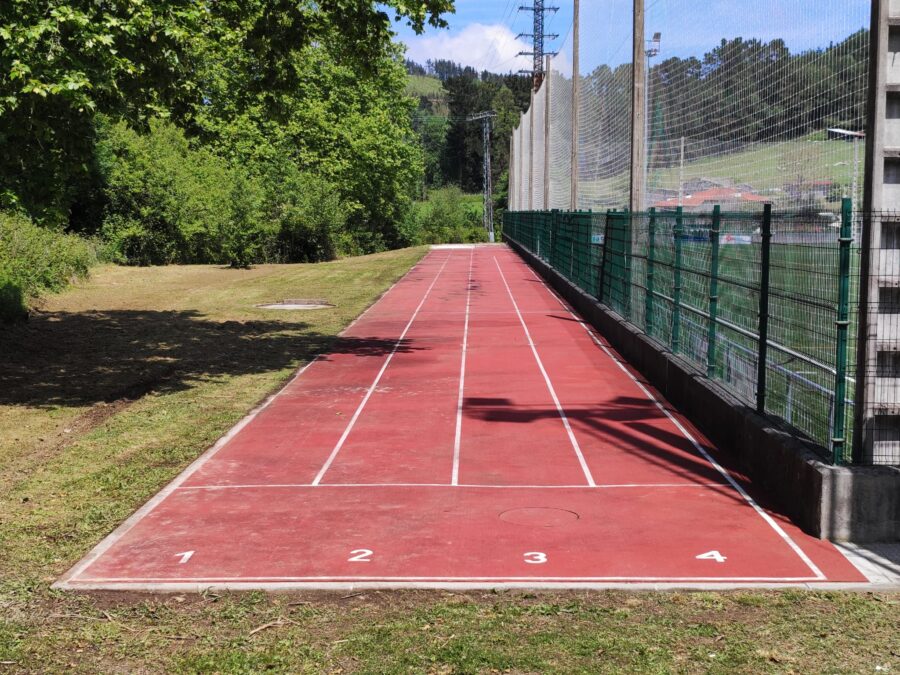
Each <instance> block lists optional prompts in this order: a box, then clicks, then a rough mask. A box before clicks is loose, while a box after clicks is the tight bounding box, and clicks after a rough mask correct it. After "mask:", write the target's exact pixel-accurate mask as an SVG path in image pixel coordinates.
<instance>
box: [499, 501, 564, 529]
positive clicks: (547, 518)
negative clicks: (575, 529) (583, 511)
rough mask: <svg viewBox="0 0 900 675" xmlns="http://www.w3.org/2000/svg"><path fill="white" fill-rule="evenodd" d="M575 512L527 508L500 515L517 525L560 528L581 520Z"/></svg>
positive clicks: (547, 507)
mask: <svg viewBox="0 0 900 675" xmlns="http://www.w3.org/2000/svg"><path fill="white" fill-rule="evenodd" d="M579 517H580V516H579V515H578V514H577V513H575V512H574V511H568V510H566V509H556V508H553V507H550V506H526V507H523V508H519V509H510V510H509V511H504V512H503V513H501V514H500V520H505V521H506V522H507V523H515V524H516V525H530V526H532V527H559V526H560V525H565V524H566V523H571V522H573V521H576V520H578V519H579Z"/></svg>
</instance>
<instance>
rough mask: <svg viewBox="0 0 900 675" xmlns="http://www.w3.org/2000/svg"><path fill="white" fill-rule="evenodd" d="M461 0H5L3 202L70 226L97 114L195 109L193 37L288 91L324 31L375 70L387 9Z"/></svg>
mask: <svg viewBox="0 0 900 675" xmlns="http://www.w3.org/2000/svg"><path fill="white" fill-rule="evenodd" d="M452 8H453V2H452V0H419V1H416V2H413V1H412V0H386V1H385V2H383V3H378V4H376V3H373V2H371V1H370V0H365V1H364V0H329V2H325V3H321V2H313V0H299V1H298V0H249V1H246V2H245V1H244V0H221V1H218V2H213V1H212V0H143V1H142V2H96V1H95V0H6V2H4V3H2V4H0V148H2V150H0V206H7V207H9V206H14V207H20V208H23V209H25V210H27V211H30V212H32V213H33V214H35V215H37V216H38V217H39V218H40V219H42V220H45V221H50V222H56V223H60V224H64V223H66V222H67V221H68V219H69V215H70V212H71V209H72V205H73V202H74V201H75V199H76V194H77V193H78V192H79V191H81V190H82V188H83V185H84V184H85V183H89V182H90V175H91V163H92V160H91V154H92V148H93V144H94V134H93V128H92V127H93V119H94V115H96V114H97V113H99V112H102V113H106V114H109V115H112V116H114V117H117V118H119V117H120V118H123V119H127V120H129V121H130V122H132V123H135V124H143V123H145V122H146V120H148V119H150V118H152V117H157V116H160V115H162V116H170V117H172V119H174V120H175V121H176V122H179V123H183V122H185V121H186V120H187V119H188V116H189V115H190V113H191V111H192V110H193V109H194V107H195V106H196V105H197V104H199V103H201V102H202V100H203V99H202V91H203V89H204V85H205V84H206V83H205V82H203V81H201V80H199V79H198V78H197V76H196V73H197V72H198V70H197V68H196V65H197V59H196V57H197V54H196V50H195V47H196V46H197V45H198V44H202V43H203V42H204V41H205V40H207V39H212V40H217V39H226V40H229V41H231V42H232V44H235V45H238V46H239V47H240V48H241V49H243V50H244V51H245V52H246V53H247V54H248V55H249V56H250V57H251V58H252V59H254V60H255V62H256V70H255V72H254V75H253V77H252V78H251V79H249V80H247V81H245V82H244V84H245V86H246V87H247V89H248V91H251V92H253V91H256V92H259V91H267V92H272V93H273V94H275V95H277V94H276V92H277V91H288V90H290V88H291V87H293V86H294V84H295V83H296V80H297V76H298V73H297V72H296V69H295V68H294V61H295V56H296V54H297V53H299V52H302V51H303V50H304V49H306V48H307V47H309V46H310V45H314V44H316V43H317V42H318V41H323V40H325V39H326V38H327V39H330V40H332V41H334V42H335V44H334V49H335V50H337V51H338V52H339V59H340V61H341V62H342V63H345V64H347V65H348V66H349V67H352V68H353V69H354V71H355V72H356V73H358V74H361V75H363V76H366V75H367V74H368V73H369V72H370V64H371V63H372V62H373V61H374V60H377V57H378V55H380V54H382V53H383V51H384V49H385V45H387V44H388V43H389V41H390V37H391V34H390V17H389V16H388V14H387V12H386V11H385V10H388V11H391V10H392V11H393V12H394V14H395V17H396V18H405V19H406V20H407V21H408V23H409V24H410V25H411V26H412V27H413V28H414V29H415V30H417V31H421V30H422V29H423V28H424V26H425V25H426V24H430V25H434V26H443V25H444V24H445V22H444V20H443V19H442V18H441V16H442V14H444V13H445V12H447V11H452Z"/></svg>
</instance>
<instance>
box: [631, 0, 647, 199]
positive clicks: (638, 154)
mask: <svg viewBox="0 0 900 675" xmlns="http://www.w3.org/2000/svg"><path fill="white" fill-rule="evenodd" d="M633 18H634V36H633V38H634V45H633V50H632V51H633V56H632V68H631V77H632V84H631V87H632V95H631V201H630V210H631V212H632V213H636V212H639V211H642V210H643V209H644V202H645V192H646V183H645V181H644V178H645V176H644V169H645V165H646V163H647V138H646V136H645V127H644V120H645V117H646V111H645V99H646V97H647V80H646V74H647V73H646V68H647V52H646V45H645V44H644V0H634V17H633Z"/></svg>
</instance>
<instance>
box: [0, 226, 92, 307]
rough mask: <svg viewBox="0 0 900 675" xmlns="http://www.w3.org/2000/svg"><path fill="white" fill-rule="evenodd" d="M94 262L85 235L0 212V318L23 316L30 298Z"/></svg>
mask: <svg viewBox="0 0 900 675" xmlns="http://www.w3.org/2000/svg"><path fill="white" fill-rule="evenodd" d="M96 262H97V252H96V249H95V248H94V246H93V245H92V244H91V243H90V242H88V241H87V240H85V239H84V238H82V237H79V236H76V235H72V234H61V233H59V232H55V231H53V230H49V229H46V228H42V227H38V226H36V225H35V224H34V223H32V222H31V220H29V219H28V218H25V217H24V216H19V215H14V214H9V213H3V212H0V320H2V321H10V320H13V319H17V318H21V317H23V316H24V315H25V313H26V305H27V303H28V302H29V301H30V300H32V299H33V298H35V297H37V296H38V295H40V294H41V293H44V292H48V291H58V290H61V289H62V288H64V287H65V286H66V284H68V283H69V282H70V281H71V280H72V279H75V278H79V277H84V276H86V275H87V273H88V270H89V269H90V267H91V266H92V265H94V264H95V263H96Z"/></svg>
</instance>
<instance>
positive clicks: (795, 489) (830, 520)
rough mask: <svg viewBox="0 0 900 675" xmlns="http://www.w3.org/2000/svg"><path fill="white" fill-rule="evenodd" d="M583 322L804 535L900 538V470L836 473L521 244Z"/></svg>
mask: <svg viewBox="0 0 900 675" xmlns="http://www.w3.org/2000/svg"><path fill="white" fill-rule="evenodd" d="M507 243H509V245H510V246H511V247H512V248H513V249H514V250H515V251H517V252H518V253H519V255H521V256H522V258H524V259H525V260H526V262H528V263H529V264H530V265H531V266H532V267H533V268H534V269H535V271H537V272H538V273H539V274H540V275H541V276H542V277H544V279H546V280H547V282H548V283H549V284H550V285H551V286H553V288H554V289H556V291H557V292H558V293H559V294H560V295H561V296H562V297H564V298H565V299H566V300H567V301H568V302H569V303H570V304H571V305H572V306H573V307H574V308H575V309H576V310H577V311H578V313H579V314H581V316H582V317H583V318H584V319H585V320H586V321H588V322H589V323H590V324H591V325H593V326H594V327H595V328H596V329H597V330H598V331H599V332H600V333H601V334H602V335H603V336H604V337H606V339H607V340H609V342H610V344H611V345H612V346H613V347H614V348H615V349H616V350H617V351H618V352H619V353H620V354H621V355H622V356H623V357H624V358H625V359H626V360H627V361H628V362H629V363H630V364H631V365H632V366H634V367H635V368H636V369H637V370H638V371H640V372H641V373H642V374H643V375H644V376H645V377H646V378H647V379H648V380H649V381H650V382H651V383H652V384H653V386H654V387H656V388H657V389H658V390H659V391H660V392H662V394H663V396H665V397H666V398H667V399H668V400H669V401H671V402H672V404H674V405H675V406H677V407H678V409H679V410H681V411H682V412H683V413H684V414H685V415H686V416H687V417H688V418H689V419H690V420H691V421H692V422H693V423H694V424H696V425H697V426H698V427H700V428H701V429H702V430H703V432H704V433H705V434H706V435H707V436H708V437H709V438H710V439H711V440H712V441H714V442H715V443H716V445H717V446H719V447H721V448H723V449H725V450H727V451H728V452H729V453H730V454H731V455H732V456H734V457H735V458H736V460H737V461H736V462H735V464H736V465H737V467H738V468H740V470H742V471H744V472H745V473H746V474H747V475H748V476H749V477H750V478H751V479H752V480H753V483H754V485H755V486H757V487H759V488H761V489H762V490H763V491H764V492H765V493H766V494H767V495H768V497H769V498H770V499H771V500H772V501H773V502H774V505H775V506H776V507H777V508H778V509H779V510H780V511H781V512H782V513H784V514H785V515H787V516H788V517H790V518H791V519H792V520H793V521H794V522H796V523H797V524H798V525H799V526H800V527H802V528H803V529H804V530H806V531H807V532H809V533H810V534H813V535H815V536H817V537H821V538H823V539H832V540H834V541H854V542H858V543H863V542H873V541H893V540H900V467H835V466H831V465H828V464H825V463H823V462H822V461H821V460H820V459H819V458H818V456H817V455H816V454H814V453H813V452H812V451H811V450H810V449H809V447H808V446H806V445H805V444H804V443H803V442H801V441H800V440H798V439H796V438H794V437H793V436H791V435H790V434H788V433H786V432H785V431H784V430H782V429H780V428H779V427H778V426H776V425H775V424H773V423H772V422H771V421H770V420H768V419H767V418H765V417H763V416H761V415H758V414H757V413H756V411H755V410H753V409H752V408H750V407H748V406H747V405H746V404H745V403H744V402H742V401H740V400H739V399H737V398H736V397H734V396H733V395H732V394H730V393H729V392H728V391H726V390H725V389H724V388H722V387H720V386H719V385H717V384H716V383H714V382H713V381H711V380H709V379H707V378H706V377H704V376H702V375H699V374H698V373H696V372H695V371H694V370H693V367H692V366H691V365H689V364H688V363H687V362H686V361H684V360H683V359H681V358H680V357H678V356H676V355H674V354H672V353H671V352H669V351H668V350H666V349H665V348H664V347H663V346H661V345H660V344H659V343H658V342H655V341H653V340H651V339H650V338H648V337H647V336H646V335H645V334H644V333H643V332H642V331H640V330H639V329H638V328H636V327H634V326H632V325H630V324H628V323H626V322H625V320H624V319H622V318H621V317H620V316H619V315H618V314H616V313H615V312H613V311H612V310H610V309H609V308H607V307H604V306H603V305H601V304H600V303H599V302H597V300H596V299H595V298H594V297H592V296H590V295H588V294H587V293H585V292H584V291H582V290H581V289H579V288H578V287H576V286H574V285H573V284H572V283H571V282H569V281H568V280H567V279H566V278H565V277H563V276H561V275H560V274H559V273H557V272H556V271H555V270H554V269H553V268H551V267H550V266H549V265H547V264H546V263H545V262H543V261H542V260H540V259H539V258H537V257H535V256H534V255H532V254H531V253H530V252H528V251H527V250H525V249H524V248H522V247H521V246H520V245H519V244H517V243H516V242H514V241H511V240H509V239H507Z"/></svg>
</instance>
